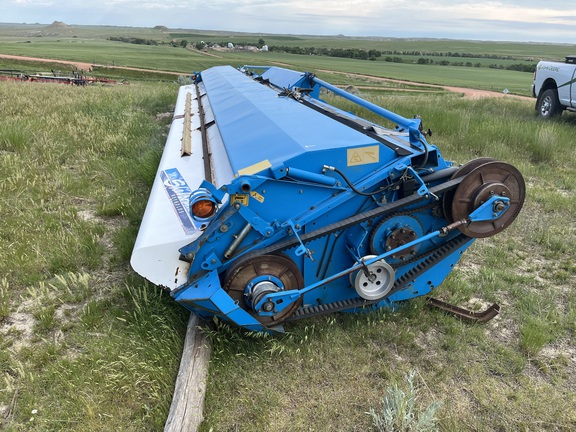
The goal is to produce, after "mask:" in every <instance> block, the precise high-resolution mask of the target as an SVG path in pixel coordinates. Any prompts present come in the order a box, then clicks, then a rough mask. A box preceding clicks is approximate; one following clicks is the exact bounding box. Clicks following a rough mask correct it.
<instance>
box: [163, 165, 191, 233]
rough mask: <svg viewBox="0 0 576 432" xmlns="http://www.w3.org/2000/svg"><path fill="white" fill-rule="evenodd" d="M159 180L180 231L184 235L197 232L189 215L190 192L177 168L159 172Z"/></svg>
mask: <svg viewBox="0 0 576 432" xmlns="http://www.w3.org/2000/svg"><path fill="white" fill-rule="evenodd" d="M160 179H161V180H162V184H163V185H164V190H165V191H166V194H167V195H168V198H169V199H170V202H171V203H172V207H173V208H174V211H175V212H176V215H177V216H178V219H179V220H180V224H181V225H182V229H184V232H185V233H186V234H188V235H189V234H193V233H194V232H195V231H197V230H198V227H197V226H196V225H195V224H194V221H193V220H192V216H191V215H190V194H191V193H192V191H191V190H190V187H189V186H188V183H186V180H184V177H182V174H180V171H178V169H177V168H169V169H166V170H162V171H160Z"/></svg>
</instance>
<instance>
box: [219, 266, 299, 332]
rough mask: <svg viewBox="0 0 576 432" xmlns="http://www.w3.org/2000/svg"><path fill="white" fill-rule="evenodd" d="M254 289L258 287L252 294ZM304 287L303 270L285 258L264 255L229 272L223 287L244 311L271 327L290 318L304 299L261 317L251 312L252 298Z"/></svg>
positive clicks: (233, 267) (234, 267) (232, 268)
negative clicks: (276, 312)
mask: <svg viewBox="0 0 576 432" xmlns="http://www.w3.org/2000/svg"><path fill="white" fill-rule="evenodd" d="M251 287H254V288H253V290H252V291H251V290H250V288H251ZM303 287H304V279H303V277H302V273H301V272H300V269H299V268H298V266H297V265H296V264H295V263H294V261H292V260H291V259H290V258H288V257H287V256H284V255H260V256H257V257H254V258H250V259H247V260H245V261H241V262H239V263H237V264H235V265H234V266H232V267H231V268H230V269H228V271H227V272H226V276H225V278H224V285H223V288H224V290H225V291H226V292H227V293H228V295H229V296H230V297H232V299H233V300H234V301H236V302H237V303H238V305H239V306H240V307H241V308H242V309H244V310H245V311H247V312H248V313H249V314H250V315H252V316H253V317H254V318H256V319H257V320H258V321H259V322H260V323H261V324H262V325H264V326H267V327H271V326H275V325H278V324H281V323H283V322H284V321H286V320H287V319H288V318H290V316H291V315H292V314H293V313H294V311H296V309H298V308H299V307H300V306H302V297H300V298H299V299H298V300H296V301H295V302H293V303H292V304H291V305H289V306H288V307H286V308H285V309H284V310H282V311H280V312H279V313H278V314H276V315H274V316H260V315H258V313H257V312H256V311H254V310H253V309H252V308H251V304H250V303H251V299H250V295H252V294H253V295H254V296H255V297H256V296H264V295H266V294H269V293H273V292H279V291H290V290H298V289H301V288H303ZM254 303H255V302H254Z"/></svg>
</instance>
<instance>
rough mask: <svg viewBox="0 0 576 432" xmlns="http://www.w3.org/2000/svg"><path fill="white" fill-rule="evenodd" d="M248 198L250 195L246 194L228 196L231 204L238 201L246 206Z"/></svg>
mask: <svg viewBox="0 0 576 432" xmlns="http://www.w3.org/2000/svg"><path fill="white" fill-rule="evenodd" d="M249 199H250V197H249V196H248V195H244V194H233V195H231V196H230V201H231V203H232V204H234V203H235V202H239V203H240V204H242V205H244V206H247V205H248V200H249Z"/></svg>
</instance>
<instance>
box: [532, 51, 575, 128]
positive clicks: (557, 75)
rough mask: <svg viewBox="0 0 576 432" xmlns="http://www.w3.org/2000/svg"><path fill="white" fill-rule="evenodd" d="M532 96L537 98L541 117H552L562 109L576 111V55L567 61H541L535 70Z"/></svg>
mask: <svg viewBox="0 0 576 432" xmlns="http://www.w3.org/2000/svg"><path fill="white" fill-rule="evenodd" d="M532 96H534V97H535V98H537V100H536V110H537V111H538V114H539V115H540V117H543V118H550V117H554V116H556V115H559V114H562V111H564V110H568V111H574V112H576V55H572V56H566V61H565V62H564V63H561V62H551V61H541V62H539V63H538V65H537V66H536V70H535V71H534V82H533V84H532Z"/></svg>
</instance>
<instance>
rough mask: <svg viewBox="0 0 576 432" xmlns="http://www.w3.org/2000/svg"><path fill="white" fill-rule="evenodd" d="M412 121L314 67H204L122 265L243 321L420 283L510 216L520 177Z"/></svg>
mask: <svg viewBox="0 0 576 432" xmlns="http://www.w3.org/2000/svg"><path fill="white" fill-rule="evenodd" d="M330 94H334V95H337V96H340V97H342V98H344V99H346V100H348V102H349V104H350V103H351V104H352V105H353V106H355V107H357V108H358V109H359V110H360V111H362V112H365V113H367V114H366V115H365V116H364V117H369V118H361V117H359V116H357V115H355V114H353V113H351V112H348V111H344V110H341V109H339V108H337V107H336V106H334V105H332V104H329V103H328V102H326V101H325V100H324V99H327V100H328V96H329V95H330ZM330 100H331V99H330ZM349 104H348V105H349ZM374 119H377V120H374ZM382 123H387V124H388V123H389V124H391V125H392V126H391V127H386V126H383V125H382ZM426 135H427V134H426V133H425V132H424V130H423V128H422V124H421V120H420V119H419V118H411V119H408V118H404V117H402V116H400V115H398V114H395V113H393V112H391V111H388V110H386V109H384V108H382V107H379V106H376V105H374V104H372V103H370V102H368V101H366V100H364V99H361V98H359V97H357V96H355V95H352V94H350V93H347V92H345V91H343V90H341V89H340V88H338V87H335V86H333V85H330V84H328V83H326V82H324V81H322V80H320V79H318V78H317V77H316V76H315V75H313V74H309V73H301V72H295V71H292V70H287V69H283V68H278V67H259V66H245V67H243V68H240V69H239V70H236V69H234V68H231V67H227V66H223V67H215V68H211V69H208V70H205V71H203V72H201V73H200V74H198V75H197V79H196V82H195V83H194V84H192V85H188V86H183V87H181V89H180V92H179V96H178V101H177V106H176V110H175V114H174V120H173V123H172V127H171V129H170V134H169V136H168V140H167V143H166V148H165V151H164V154H163V157H162V160H161V162H160V166H159V168H158V175H157V178H156V181H155V183H154V186H153V189H152V192H151V196H150V200H149V202H148V206H147V209H146V212H145V215H144V219H143V221H142V225H141V228H140V232H139V235H138V239H137V242H136V245H135V247H134V252H133V255H132V261H131V262H132V266H133V268H134V269H135V270H136V271H137V272H138V273H139V274H141V275H142V276H144V277H145V278H147V279H149V280H150V281H152V282H154V283H155V284H157V285H160V286H162V287H165V288H166V289H168V290H169V292H170V294H171V295H172V296H173V297H174V299H175V300H176V301H177V302H179V303H180V304H181V305H183V306H184V307H186V308H187V309H189V310H191V311H192V312H194V313H197V314H198V315H200V316H201V317H203V318H211V317H214V316H217V317H219V318H220V319H222V320H225V321H229V322H231V323H233V324H235V325H237V326H240V327H243V328H245V329H248V330H252V331H282V330H283V327H282V324H283V323H285V322H287V321H292V320H296V319H301V318H306V317H311V316H316V315H320V314H326V313H332V312H336V311H345V312H359V311H364V310H370V309H374V308H381V307H393V306H394V305H395V304H396V303H398V302H401V301H404V300H407V299H410V298H414V297H418V296H424V295H427V294H429V293H430V292H431V291H432V290H433V289H434V288H436V287H437V286H438V285H440V284H441V283H442V281H443V280H444V279H445V278H446V276H447V275H448V274H449V273H450V271H451V270H452V269H453V267H454V265H455V264H456V263H457V262H458V260H459V258H460V256H461V255H462V253H463V252H464V250H466V249H467V248H468V247H469V246H470V245H471V244H472V243H473V241H474V239H475V238H480V237H489V236H492V235H494V234H497V233H499V232H500V231H502V230H503V229H505V228H506V227H507V226H508V225H510V224H511V223H512V222H513V221H514V219H515V218H516V216H517V215H518V213H519V212H520V209H521V208H522V205H523V202H524V197H525V186H524V180H523V178H522V175H521V174H520V173H519V172H518V170H517V169H516V168H514V167H512V166H510V165H508V164H506V163H504V162H500V161H496V160H493V159H490V158H480V159H476V160H473V161H471V162H468V163H467V164H464V165H462V166H454V165H453V163H452V162H449V161H447V160H445V159H444V157H443V155H442V154H441V152H440V151H439V150H438V148H437V147H436V146H434V145H431V144H429V143H428V142H427V140H426ZM448 309H450V308H448ZM451 311H452V312H454V313H457V314H459V315H460V316H466V311H461V310H460V311H458V310H457V308H451ZM468 315H470V314H468ZM472 315H473V314H472ZM469 317H470V316H469ZM476 318H478V317H476ZM480 318H482V317H480Z"/></svg>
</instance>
